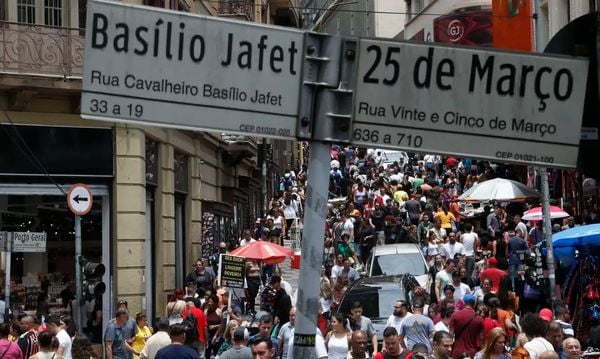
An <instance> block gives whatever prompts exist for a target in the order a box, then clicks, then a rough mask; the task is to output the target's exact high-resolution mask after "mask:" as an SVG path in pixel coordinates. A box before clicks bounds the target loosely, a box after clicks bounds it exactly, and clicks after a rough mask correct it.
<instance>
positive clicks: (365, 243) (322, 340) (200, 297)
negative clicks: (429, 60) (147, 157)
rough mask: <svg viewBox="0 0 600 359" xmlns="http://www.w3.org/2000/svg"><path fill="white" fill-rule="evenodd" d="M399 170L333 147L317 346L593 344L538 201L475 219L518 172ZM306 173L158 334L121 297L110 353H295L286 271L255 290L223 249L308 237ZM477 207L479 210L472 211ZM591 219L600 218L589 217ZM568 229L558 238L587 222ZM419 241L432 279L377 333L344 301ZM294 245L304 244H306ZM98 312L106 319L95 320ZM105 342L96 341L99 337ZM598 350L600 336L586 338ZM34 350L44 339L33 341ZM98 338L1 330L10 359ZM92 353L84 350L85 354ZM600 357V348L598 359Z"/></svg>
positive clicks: (27, 323) (327, 349) (413, 349)
mask: <svg viewBox="0 0 600 359" xmlns="http://www.w3.org/2000/svg"><path fill="white" fill-rule="evenodd" d="M402 158H403V160H402V161H400V162H398V161H396V162H394V161H392V162H390V161H387V160H386V153H385V152H383V151H378V150H367V149H358V148H351V147H341V146H333V147H332V153H331V159H332V161H331V170H330V185H329V190H330V201H329V208H328V214H327V223H326V227H325V230H324V233H323V243H324V251H323V262H322V267H321V278H320V296H319V303H320V305H319V313H318V318H319V320H318V323H317V327H316V328H315V334H316V337H315V338H316V341H315V352H316V355H317V357H318V358H332V359H342V358H349V359H363V358H370V357H373V358H376V359H390V358H392V359H397V358H399V359H410V358H412V357H414V358H415V359H425V358H428V359H429V358H432V359H450V358H452V359H471V358H473V359H505V358H508V357H513V358H520V359H552V358H560V359H564V358H568V359H576V358H580V357H582V356H583V355H586V356H588V355H592V354H594V353H590V352H586V353H584V351H583V350H582V345H581V343H580V341H579V340H578V338H576V336H575V332H574V330H573V326H572V325H571V323H570V321H571V318H570V310H569V306H568V305H567V304H566V303H563V302H561V301H560V300H557V301H552V302H550V301H549V300H548V299H549V298H550V297H551V295H549V292H548V289H547V288H548V285H547V282H546V279H545V270H546V269H547V268H546V266H545V258H544V251H545V249H544V236H543V230H542V227H541V224H540V223H525V222H524V221H522V220H521V215H522V213H523V212H524V211H525V210H526V206H527V204H526V203H524V202H519V203H488V204H485V205H484V206H483V207H482V208H481V209H480V210H478V211H471V212H470V213H469V211H466V210H465V208H464V207H462V205H461V203H460V202H459V201H458V197H459V196H460V194H461V193H462V192H463V191H465V190H467V189H468V188H470V187H472V186H473V185H475V184H477V183H479V182H483V181H486V180H488V179H491V178H494V177H497V176H503V177H509V178H513V179H514V178H517V177H518V176H517V173H518V171H517V170H515V169H514V168H512V167H509V166H502V165H494V164H491V163H489V162H487V161H474V160H469V159H457V158H454V157H448V158H442V157H440V156H434V155H426V156H422V157H417V156H408V155H407V156H404V157H402ZM306 184H307V170H306V167H305V166H301V167H300V168H299V169H298V170H297V171H287V172H286V173H285V174H283V175H282V176H281V181H280V183H279V192H278V193H277V194H276V195H275V196H274V197H273V198H272V199H271V200H270V202H269V203H268V208H266V213H267V214H266V215H265V216H264V217H261V218H257V219H256V222H255V225H254V227H253V228H247V229H245V230H244V231H243V233H241V235H240V237H239V238H238V237H233V236H232V237H231V238H229V239H228V240H226V241H223V242H220V243H218V245H217V246H215V249H216V250H215V253H214V255H213V256H211V257H210V258H199V259H198V260H197V261H196V262H195V265H194V268H193V270H192V271H190V273H189V274H188V275H187V276H186V278H185V283H186V286H185V288H182V289H177V290H176V291H175V293H173V295H172V296H171V298H170V300H169V302H168V303H167V305H166V308H165V310H164V314H163V316H161V318H157V320H155V321H154V327H153V328H150V326H149V325H148V321H147V318H146V315H145V314H144V313H137V314H136V315H135V316H131V315H130V313H129V311H128V308H127V302H125V301H120V302H119V303H118V309H117V311H116V313H115V318H114V319H113V320H112V321H111V322H110V323H109V324H108V326H107V328H106V330H105V331H104V333H103V335H102V349H103V351H104V355H105V356H106V357H107V358H126V359H138V358H142V359H154V358H158V359H169V358H177V359H182V358H203V359H204V358H205V359H211V358H220V359H232V358H256V357H258V358H265V359H268V358H281V359H288V358H293V345H292V343H293V340H294V327H295V321H296V307H295V297H296V293H295V291H294V288H292V286H291V284H290V283H289V282H288V281H286V280H285V278H284V275H285V273H282V272H281V270H280V268H279V267H278V266H277V265H264V264H261V263H259V262H256V261H252V260H248V261H247V263H246V273H245V274H246V284H247V285H246V288H243V289H242V288H224V287H220V286H219V283H218V278H217V273H218V272H219V268H218V265H219V261H218V258H219V255H220V254H224V253H228V252H230V251H232V250H234V249H236V248H237V247H239V246H244V245H248V244H249V243H252V242H254V241H270V242H273V243H276V244H279V245H290V243H292V242H294V241H296V240H298V239H299V238H300V237H301V236H300V232H301V229H302V217H303V208H304V204H305V189H306ZM473 213H475V214H476V215H473ZM588 217H589V218H598V216H597V215H594V213H591V212H590V213H589V216H588ZM575 225H576V224H575V221H574V219H573V218H572V217H571V218H567V219H566V220H565V222H564V223H562V224H559V223H555V227H556V226H558V228H555V229H556V230H560V229H562V228H569V227H572V226H575ZM394 243H412V244H414V245H415V246H416V247H418V248H419V249H420V250H421V251H422V253H423V257H424V258H425V260H426V262H427V264H428V268H429V275H428V282H427V283H426V284H425V285H424V286H423V287H421V286H419V285H417V286H415V287H414V288H412V292H411V293H410V295H409V296H408V297H407V298H406V300H405V299H401V300H398V301H396V302H395V303H393V313H392V315H390V317H389V318H388V320H387V323H386V325H385V328H384V329H383V330H382V331H381V332H376V331H375V329H374V326H373V323H372V321H371V318H368V317H366V316H364V315H363V308H362V306H363V305H364V303H361V302H355V303H352V306H351V308H350V310H349V311H348V312H343V311H342V310H341V308H340V303H341V301H342V298H343V297H344V294H345V293H346V291H347V290H348V289H349V288H350V287H351V286H352V285H353V283H354V282H356V281H357V280H359V278H360V275H359V273H360V272H361V271H362V268H363V267H364V264H365V262H366V260H367V258H368V257H369V254H370V253H371V252H372V250H373V248H375V247H377V246H382V245H385V244H394ZM294 245H300V244H299V243H294ZM92 314H93V312H92ZM90 334H92V335H93V333H90ZM586 341H587V343H585V344H586V347H587V346H589V345H591V346H595V345H596V344H595V343H598V345H600V338H595V337H594V336H590V338H586ZM34 342H35V344H33V343H34ZM90 348H91V345H90V341H89V340H87V339H86V337H85V336H83V335H79V334H78V333H77V332H76V331H75V330H74V329H73V325H72V320H71V319H70V318H69V317H65V318H54V317H50V318H48V319H47V320H46V321H45V323H43V325H42V323H41V322H40V320H38V318H33V317H29V316H25V317H23V318H20V319H19V321H18V322H13V323H12V324H10V325H2V326H0V358H41V359H45V358H56V359H61V358H86V359H87V358H90V357H92V358H93V357H95V355H96V354H95V353H94V352H93V351H91V349H90ZM82 353H83V354H82ZM596 354H598V353H595V354H594V355H596Z"/></svg>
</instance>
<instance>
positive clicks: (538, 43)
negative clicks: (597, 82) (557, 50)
mask: <svg viewBox="0 0 600 359" xmlns="http://www.w3.org/2000/svg"><path fill="white" fill-rule="evenodd" d="M534 12H535V14H536V15H537V17H536V18H535V19H536V20H535V51H536V52H542V26H541V24H540V18H539V16H540V14H541V5H540V0H535V1H534ZM538 170H539V173H540V179H541V185H542V215H543V219H544V220H543V225H544V239H545V241H546V264H547V265H548V284H549V286H550V298H551V300H552V303H553V304H554V301H555V299H556V274H555V269H554V249H553V247H552V222H551V216H550V190H549V188H548V171H547V170H546V168H545V167H540V168H538Z"/></svg>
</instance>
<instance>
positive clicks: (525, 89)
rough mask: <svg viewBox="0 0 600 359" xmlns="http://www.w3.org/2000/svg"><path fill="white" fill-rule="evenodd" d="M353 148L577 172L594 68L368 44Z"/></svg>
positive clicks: (547, 59)
mask: <svg viewBox="0 0 600 359" xmlns="http://www.w3.org/2000/svg"><path fill="white" fill-rule="evenodd" d="M358 68H359V70H358V77H357V87H356V97H355V102H354V117H353V127H352V143H353V144H355V145H364V146H369V147H388V148H399V149H406V150H409V151H415V152H422V153H423V152H424V153H444V154H453V155H458V156H467V157H476V158H484V159H490V160H496V161H498V162H515V163H524V164H538V165H544V166H548V167H566V168H572V167H575V166H576V164H577V151H578V145H579V139H580V137H581V121H582V113H583V102H584V99H585V89H586V81H587V69H588V61H587V60H586V59H579V58H567V57H555V56H548V55H539V54H530V53H517V52H500V51H490V50H486V49H481V48H464V47H450V46H443V45H442V46H440V45H435V46H432V45H429V44H415V43H408V42H388V41H378V40H361V41H360V53H359V64H358Z"/></svg>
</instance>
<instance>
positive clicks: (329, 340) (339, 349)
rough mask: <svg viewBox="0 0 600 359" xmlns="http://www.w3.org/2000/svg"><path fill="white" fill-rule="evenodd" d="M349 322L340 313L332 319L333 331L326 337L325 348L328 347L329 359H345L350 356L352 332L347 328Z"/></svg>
mask: <svg viewBox="0 0 600 359" xmlns="http://www.w3.org/2000/svg"><path fill="white" fill-rule="evenodd" d="M347 320H348V319H346V318H345V317H344V315H343V314H341V313H339V312H338V313H336V314H334V315H333V317H332V318H331V331H329V333H327V336H326V337H325V346H326V347H327V353H328V354H329V359H344V358H346V355H347V354H348V350H349V349H350V347H349V343H350V339H351V336H352V332H351V331H349V330H348V328H346V321H347Z"/></svg>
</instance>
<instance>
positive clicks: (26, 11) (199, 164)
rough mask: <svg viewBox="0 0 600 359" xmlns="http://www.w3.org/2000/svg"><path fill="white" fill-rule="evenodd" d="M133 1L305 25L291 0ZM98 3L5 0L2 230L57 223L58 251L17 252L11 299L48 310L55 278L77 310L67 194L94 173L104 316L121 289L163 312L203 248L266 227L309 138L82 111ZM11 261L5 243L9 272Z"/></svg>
mask: <svg viewBox="0 0 600 359" xmlns="http://www.w3.org/2000/svg"><path fill="white" fill-rule="evenodd" d="M127 2H128V3H134V4H140V5H149V6H157V7H162V8H167V9H172V10H179V11H187V12H192V13H197V14H203V15H209V16H223V17H236V18H241V19H244V20H248V21H259V22H265V23H280V24H282V25H292V26H294V25H296V24H297V23H298V17H297V16H296V15H295V14H296V12H295V11H294V8H293V6H290V3H288V2H280V3H278V2H270V3H269V4H267V2H265V4H264V5H261V3H256V2H255V1H249V0H244V1H238V2H228V3H227V4H228V6H224V5H223V4H224V2H214V1H197V0H143V1H142V0H138V1H127ZM86 4H87V1H85V0H53V1H42V0H16V1H13V0H0V137H1V139H2V144H1V145H0V148H1V151H0V231H15V232H17V231H22V232H26V231H31V232H45V233H46V234H47V242H46V251H45V252H43V253H13V254H12V259H11V265H10V268H11V272H10V274H11V278H12V285H11V293H16V294H15V295H11V297H14V299H13V304H14V305H15V306H16V307H15V309H17V310H35V309H36V305H37V298H38V295H39V293H40V292H42V291H44V290H46V289H47V290H48V293H49V295H50V308H51V312H57V313H62V312H63V311H64V303H61V302H60V300H59V297H60V295H59V293H60V292H61V291H62V290H63V289H64V288H66V287H67V286H68V285H69V284H73V283H74V272H75V265H76V263H75V259H74V257H75V244H74V242H75V241H74V217H73V215H72V214H71V213H70V212H69V210H68V209H67V206H66V196H65V195H66V191H67V190H68V188H69V187H70V186H71V185H72V184H74V183H85V184H87V185H88V186H89V187H90V188H91V191H92V193H93V196H94V197H93V206H92V210H91V212H90V213H89V214H87V215H85V216H83V217H82V253H83V256H84V257H86V258H87V259H89V260H91V261H96V262H102V263H103V264H104V265H105V266H106V268H107V271H106V274H105V275H104V277H103V281H104V283H106V284H107V288H108V289H107V291H106V292H105V294H104V296H103V309H104V310H103V313H104V319H105V321H104V322H105V323H106V322H107V320H108V319H109V318H110V317H111V316H112V313H113V311H114V306H115V305H116V303H114V301H115V299H125V300H127V301H128V302H129V307H130V310H131V311H132V312H137V311H147V312H148V313H149V315H148V317H149V318H155V317H156V316H160V315H163V314H164V308H165V305H166V302H167V298H168V296H169V295H170V294H172V293H173V292H174V289H175V288H181V287H183V286H184V284H185V283H184V278H185V275H186V273H188V272H190V271H191V270H192V264H193V263H194V262H195V260H196V259H197V258H208V257H209V256H210V255H211V254H212V253H213V251H214V249H215V246H217V245H218V243H219V242H220V241H227V240H228V239H229V238H230V236H235V237H237V236H239V234H240V233H241V231H242V230H243V229H244V228H249V227H253V226H254V221H255V219H256V218H257V217H259V216H261V215H262V213H263V211H264V207H265V204H264V198H265V196H267V197H270V196H271V195H272V194H273V193H274V191H275V190H276V189H277V188H278V182H279V175H278V174H280V173H281V172H282V171H283V170H285V169H287V168H289V167H292V166H294V165H295V162H296V161H297V155H296V154H295V151H294V149H295V148H296V145H295V143H292V142H290V141H279V140H265V139H261V138H253V137H246V136H234V135H228V134H212V133H205V132H196V131H181V130H176V129H167V128H160V127H150V126H139V125H129V124H123V123H120V124H117V123H110V122H98V121H91V120H83V119H81V118H80V116H79V112H80V108H79V106H80V91H81V76H82V70H83V51H84V36H85V32H84V29H83V28H84V24H85V10H86ZM234 5H235V6H234ZM263 159H268V163H267V171H266V173H263V172H262V166H261V165H262V163H261V162H260V161H262V160H263ZM6 261H7V256H6V254H5V253H3V254H2V261H1V264H0V266H1V268H2V270H6V269H7V263H6Z"/></svg>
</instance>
